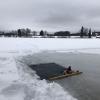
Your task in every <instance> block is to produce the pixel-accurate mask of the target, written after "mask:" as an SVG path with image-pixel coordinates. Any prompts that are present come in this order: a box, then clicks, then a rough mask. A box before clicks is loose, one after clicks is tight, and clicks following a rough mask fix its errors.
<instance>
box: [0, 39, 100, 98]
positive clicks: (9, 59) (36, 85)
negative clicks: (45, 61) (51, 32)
mask: <svg viewBox="0 0 100 100" xmlns="http://www.w3.org/2000/svg"><path fill="white" fill-rule="evenodd" d="M51 50H52V52H60V53H61V52H67V53H68V52H71V53H96V54H100V40H99V39H42V38H0V100H76V99H75V98H74V97H72V96H71V95H70V94H69V93H68V92H67V91H65V90H64V89H63V88H62V87H61V86H60V85H59V84H57V83H48V82H47V81H46V80H39V79H38V76H37V75H36V73H35V72H33V71H31V70H30V69H29V67H28V66H27V63H30V62H31V63H32V60H31V61H30V59H29V60H28V57H29V58H30V57H31V56H32V55H34V54H35V53H38V52H42V51H51ZM25 57H26V61H25V59H23V58H25ZM38 62H39V61H38Z"/></svg>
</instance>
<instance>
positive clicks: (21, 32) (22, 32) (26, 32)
mask: <svg viewBox="0 0 100 100" xmlns="http://www.w3.org/2000/svg"><path fill="white" fill-rule="evenodd" d="M98 34H100V33H99V32H98ZM96 35H97V32H95V31H94V32H92V30H91V28H89V29H88V28H85V27H83V26H82V27H81V29H80V31H79V32H77V33H71V32H70V31H58V32H54V33H49V32H47V31H44V30H41V31H40V32H37V31H31V29H29V28H26V29H18V30H15V31H10V32H3V31H1V32H0V36H4V37H32V36H41V37H44V38H46V37H49V38H53V37H58V38H70V37H71V36H79V37H80V38H91V37H92V36H96Z"/></svg>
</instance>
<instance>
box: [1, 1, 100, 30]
mask: <svg viewBox="0 0 100 100" xmlns="http://www.w3.org/2000/svg"><path fill="white" fill-rule="evenodd" d="M82 25H83V26H85V27H88V28H90V27H91V28H93V29H97V30H99V27H100V0H0V29H3V30H4V29H6V30H9V29H10V30H11V29H18V28H24V27H25V28H26V27H29V28H31V29H33V30H41V29H44V30H49V31H56V30H70V31H73V30H79V29H80V27H81V26H82Z"/></svg>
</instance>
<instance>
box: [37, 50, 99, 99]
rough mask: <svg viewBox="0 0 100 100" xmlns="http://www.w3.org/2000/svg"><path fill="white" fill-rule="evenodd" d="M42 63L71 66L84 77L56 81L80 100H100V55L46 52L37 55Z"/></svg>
mask: <svg viewBox="0 0 100 100" xmlns="http://www.w3.org/2000/svg"><path fill="white" fill-rule="evenodd" d="M35 58H36V59H38V61H39V62H40V63H49V62H55V63H57V64H60V65H62V66H68V65H71V66H72V68H73V69H74V70H80V71H82V72H83V74H82V75H79V76H74V77H69V78H64V79H61V80H56V81H55V82H57V83H59V84H60V85H61V86H62V87H63V88H64V89H65V90H67V91H69V92H70V94H72V95H73V96H74V97H75V98H77V99H78V100H100V86H99V85H100V55H96V54H82V53H81V54H73V53H56V52H45V53H39V54H37V55H35Z"/></svg>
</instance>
